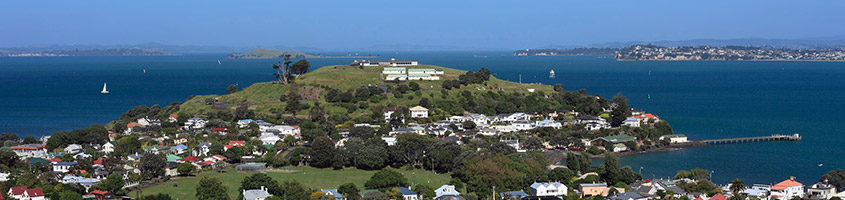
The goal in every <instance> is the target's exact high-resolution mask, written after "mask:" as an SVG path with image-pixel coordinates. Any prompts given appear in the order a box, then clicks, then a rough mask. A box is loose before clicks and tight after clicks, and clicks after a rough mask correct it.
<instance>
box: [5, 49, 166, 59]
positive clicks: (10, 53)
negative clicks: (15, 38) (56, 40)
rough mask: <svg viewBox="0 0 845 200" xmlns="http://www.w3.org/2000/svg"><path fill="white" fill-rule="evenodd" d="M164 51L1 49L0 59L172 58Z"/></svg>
mask: <svg viewBox="0 0 845 200" xmlns="http://www.w3.org/2000/svg"><path fill="white" fill-rule="evenodd" d="M171 55H175V54H171V53H168V52H164V51H157V50H144V49H125V48H124V49H88V50H44V51H32V50H21V49H0V57H33V56H171Z"/></svg>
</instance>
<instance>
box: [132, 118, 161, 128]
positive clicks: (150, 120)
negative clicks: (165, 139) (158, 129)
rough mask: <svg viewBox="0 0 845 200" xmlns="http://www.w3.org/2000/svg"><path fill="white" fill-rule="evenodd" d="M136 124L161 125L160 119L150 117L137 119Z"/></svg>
mask: <svg viewBox="0 0 845 200" xmlns="http://www.w3.org/2000/svg"><path fill="white" fill-rule="evenodd" d="M138 124H141V125H144V126H161V120H158V119H156V118H152V117H143V118H141V119H138Z"/></svg>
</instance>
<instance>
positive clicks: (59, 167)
mask: <svg viewBox="0 0 845 200" xmlns="http://www.w3.org/2000/svg"><path fill="white" fill-rule="evenodd" d="M73 166H76V162H57V163H56V164H53V172H61V173H68V172H70V168H71V167H73Z"/></svg>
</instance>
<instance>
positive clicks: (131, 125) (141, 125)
mask: <svg viewBox="0 0 845 200" xmlns="http://www.w3.org/2000/svg"><path fill="white" fill-rule="evenodd" d="M136 126H137V127H144V125H143V124H139V123H138V122H129V123H128V124H126V127H129V128H132V127H136Z"/></svg>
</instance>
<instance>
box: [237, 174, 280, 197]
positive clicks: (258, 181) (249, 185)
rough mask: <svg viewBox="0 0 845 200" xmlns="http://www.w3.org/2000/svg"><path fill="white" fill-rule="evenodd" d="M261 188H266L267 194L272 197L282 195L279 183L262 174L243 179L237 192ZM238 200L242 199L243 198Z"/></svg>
mask: <svg viewBox="0 0 845 200" xmlns="http://www.w3.org/2000/svg"><path fill="white" fill-rule="evenodd" d="M262 187H263V188H266V189H267V192H268V193H270V194H272V195H276V196H281V195H282V188H281V185H279V182H278V181H276V180H273V178H270V176H268V175H267V174H263V173H256V174H252V175H250V176H247V177H246V178H244V180H243V181H241V187H240V188H238V191H244V190H254V189H261V188H262ZM241 195H243V194H241ZM238 199H243V196H241V197H239V198H238Z"/></svg>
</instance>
